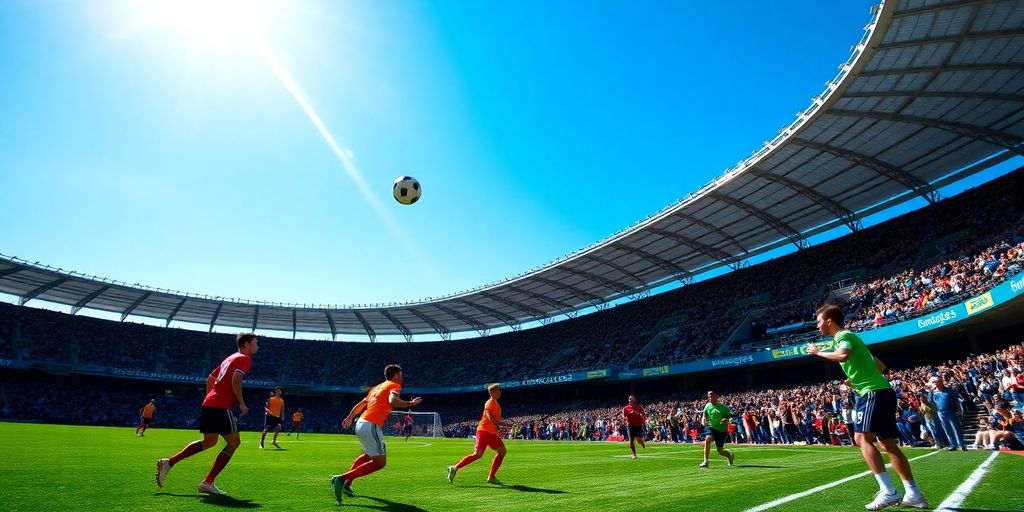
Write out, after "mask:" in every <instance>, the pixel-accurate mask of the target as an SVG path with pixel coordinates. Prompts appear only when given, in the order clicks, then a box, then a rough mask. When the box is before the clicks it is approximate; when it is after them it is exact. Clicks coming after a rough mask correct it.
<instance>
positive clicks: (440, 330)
mask: <svg viewBox="0 0 1024 512" xmlns="http://www.w3.org/2000/svg"><path fill="white" fill-rule="evenodd" d="M406 309H408V311H410V312H411V313H412V314H414V315H416V316H417V317H419V319H420V320H423V321H424V322H426V323H427V324H428V325H430V326H431V327H433V328H434V330H435V331H437V334H439V335H440V336H441V339H442V340H444V341H448V340H450V339H452V332H451V331H449V330H448V328H447V327H445V326H443V325H441V324H439V323H438V322H437V320H434V319H433V318H430V317H429V316H427V315H426V313H424V312H422V311H420V310H419V309H416V308H406Z"/></svg>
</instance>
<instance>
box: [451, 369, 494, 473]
mask: <svg viewBox="0 0 1024 512" xmlns="http://www.w3.org/2000/svg"><path fill="white" fill-rule="evenodd" d="M487 393H488V394H489V395H491V398H489V399H488V400H487V401H486V402H484V414H483V416H482V417H481V418H480V423H478V424H477V426H476V444H475V445H474V446H473V453H471V454H469V455H466V456H465V457H463V458H462V460H460V461H459V463H458V464H456V465H454V466H448V483H453V482H455V474H456V473H457V472H458V471H459V470H460V469H462V468H463V467H465V466H468V465H469V464H471V463H473V461H475V460H477V459H479V458H481V457H483V456H484V450H486V449H487V448H490V449H492V450H494V451H495V452H496V454H495V455H494V460H492V461H491V472H490V473H488V474H487V483H489V484H494V485H501V482H500V481H498V479H497V478H495V477H494V475H496V474H497V473H498V468H500V467H501V461H502V460H504V459H505V453H506V451H505V443H504V442H502V440H501V433H500V432H501V431H500V430H499V429H500V428H501V427H502V426H508V425H507V424H503V423H502V422H501V406H500V405H498V399H499V398H501V387H499V386H498V384H490V385H488V386H487Z"/></svg>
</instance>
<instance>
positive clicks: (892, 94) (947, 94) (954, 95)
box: [843, 91, 1024, 103]
mask: <svg viewBox="0 0 1024 512" xmlns="http://www.w3.org/2000/svg"><path fill="white" fill-rule="evenodd" d="M843 97H844V98H897V97H913V98H915V99H916V98H951V99H967V100H990V101H1015V102H1018V103H1019V102H1024V95H1021V94H1000V93H994V92H959V91H887V92H884V91H878V92H851V93H847V94H844V95H843Z"/></svg>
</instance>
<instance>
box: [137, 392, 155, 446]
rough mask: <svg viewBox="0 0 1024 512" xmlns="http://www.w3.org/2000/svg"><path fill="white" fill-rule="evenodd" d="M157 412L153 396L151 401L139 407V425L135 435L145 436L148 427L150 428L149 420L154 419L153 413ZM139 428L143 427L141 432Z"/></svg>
mask: <svg viewBox="0 0 1024 512" xmlns="http://www.w3.org/2000/svg"><path fill="white" fill-rule="evenodd" d="M155 412H156V404H155V402H154V400H153V399H152V398H150V399H149V403H148V404H146V405H143V406H142V409H139V426H137V427H135V435H137V436H139V437H144V436H145V435H146V429H147V428H149V422H151V421H153V413H155ZM139 429H142V431H141V432H140V431H139Z"/></svg>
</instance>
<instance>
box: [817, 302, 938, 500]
mask: <svg viewBox="0 0 1024 512" xmlns="http://www.w3.org/2000/svg"><path fill="white" fill-rule="evenodd" d="M816 314H817V317H818V330H819V331H821V334H822V336H826V337H831V338H832V339H833V340H834V350H833V351H830V352H826V351H822V350H821V349H820V348H819V347H818V345H817V344H815V343H809V344H808V345H807V353H808V354H812V355H816V356H819V357H823V358H825V359H828V360H829V361H834V362H836V363H839V366H841V367H842V368H843V373H845V374H846V377H847V378H848V379H849V382H850V386H851V387H853V389H855V390H856V391H857V404H856V406H855V407H854V410H855V413H854V416H855V417H854V432H855V434H854V436H853V440H854V442H855V443H856V444H857V446H859V447H860V452H861V454H862V455H863V456H864V461H865V462H867V464H868V468H869V469H870V470H871V472H872V473H874V474H875V480H877V481H878V487H879V491H878V494H876V495H875V499H874V500H873V501H872V502H871V503H868V504H867V505H865V506H864V508H866V509H868V510H881V509H883V508H885V507H888V506H891V505H902V506H904V507H914V508H928V502H927V501H925V499H924V496H923V495H922V494H921V491H920V490H919V489H918V488H917V485H916V484H915V483H914V476H913V474H911V472H910V462H909V461H907V456H906V455H904V454H903V452H902V451H901V450H900V447H899V445H898V444H897V440H898V439H899V433H898V432H899V431H898V430H897V429H896V392H895V391H893V389H892V386H890V385H889V380H888V379H886V378H885V375H882V371H884V370H885V365H884V364H882V362H881V361H879V360H878V358H877V357H875V356H873V355H872V354H871V351H869V350H868V348H867V346H865V345H864V342H863V341H862V340H861V339H860V337H858V336H857V335H856V334H854V333H853V332H851V331H849V330H847V329H844V328H843V321H844V319H843V310H842V309H840V308H839V306H835V305H825V306H822V307H820V308H818V311H817V312H816ZM875 440H877V441H878V442H879V443H881V444H882V447H884V448H885V452H886V453H888V454H889V460H890V461H891V462H892V467H893V469H895V470H896V473H898V474H899V475H900V478H901V479H902V480H903V488H904V489H905V490H906V495H905V496H904V497H903V499H902V501H901V500H900V495H899V493H898V492H896V487H895V486H893V484H892V480H891V479H890V478H889V474H888V473H886V471H885V463H884V462H883V461H882V454H881V452H879V451H878V448H876V447H875Z"/></svg>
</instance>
